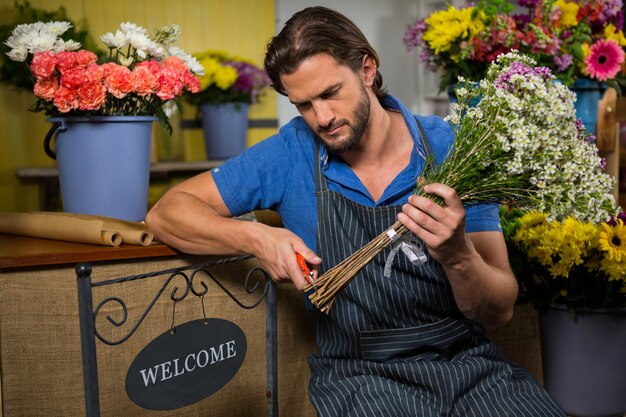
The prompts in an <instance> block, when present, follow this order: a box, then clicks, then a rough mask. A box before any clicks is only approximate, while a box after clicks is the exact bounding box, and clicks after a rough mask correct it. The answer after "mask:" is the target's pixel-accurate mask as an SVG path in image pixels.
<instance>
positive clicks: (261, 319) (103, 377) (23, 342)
mask: <svg viewBox="0 0 626 417" xmlns="http://www.w3.org/2000/svg"><path fill="white" fill-rule="evenodd" d="M201 260H202V259H198V258H195V257H192V258H187V259H180V258H171V259H169V258H168V259H165V260H164V259H161V260H133V261H123V262H122V261H118V262H106V263H94V265H93V279H94V281H100V280H107V279H111V278H116V277H122V276H128V275H134V274H138V273H145V272H150V271H158V270H163V269H169V268H175V267H179V266H185V265H188V264H193V263H197V262H199V261H201ZM254 265H256V261H254V260H250V261H245V262H239V263H237V264H230V265H223V266H219V267H212V268H211V271H212V272H213V273H214V275H215V276H216V277H218V278H219V279H220V280H222V282H223V283H224V284H225V285H226V286H227V287H228V288H229V290H231V291H232V292H233V293H234V294H235V295H236V296H237V297H238V298H240V299H241V300H242V301H244V302H248V303H249V302H251V300H253V299H256V297H257V296H258V295H249V294H247V293H245V291H244V289H243V285H242V282H243V279H244V277H245V275H246V273H247V272H248V270H249V269H250V267H251V266H254ZM164 279H165V278H163V279H161V278H155V279H148V280H140V281H136V282H132V283H125V284H115V285H111V286H107V287H102V288H95V289H94V304H97V303H98V301H99V300H100V299H102V298H104V297H106V296H109V295H116V296H120V297H122V298H123V299H124V300H125V301H126V303H127V306H128V307H129V311H128V313H129V317H128V325H129V326H132V325H133V324H134V323H135V322H136V320H137V318H138V315H140V314H141V313H142V312H143V311H144V309H145V308H146V307H147V305H148V303H149V301H150V300H151V299H152V297H153V296H154V294H155V293H156V291H157V290H158V288H160V286H161V284H162V282H163V281H164ZM171 285H172V284H170V287H168V289H167V290H166V292H165V294H164V295H163V296H162V297H161V299H160V300H159V301H158V302H157V304H156V305H155V307H154V308H153V309H152V311H151V312H150V313H149V315H148V316H147V318H146V320H145V321H144V323H143V324H142V325H141V326H140V328H139V329H138V330H137V332H136V333H135V334H134V335H133V336H132V337H131V338H130V339H129V340H128V341H127V342H125V343H123V344H121V345H119V346H107V345H104V344H103V343H101V342H98V343H97V360H98V371H99V383H100V404H101V414H102V416H111V417H112V416H115V417H120V416H154V415H160V416H211V417H221V416H224V417H226V416H229V417H231V416H236V417H262V416H265V415H266V414H267V398H266V362H265V304H264V303H263V304H261V305H260V306H259V307H257V308H256V309H254V310H244V309H242V308H240V307H239V306H237V305H236V304H235V302H234V301H232V300H231V299H230V298H229V297H228V296H227V295H226V294H224V293H223V292H222V291H221V289H219V288H218V287H217V286H216V285H211V284H210V283H209V286H210V290H209V294H208V295H207V296H206V297H205V307H206V314H207V316H208V317H217V318H224V319H227V320H230V321H233V322H235V323H236V324H237V325H238V326H240V327H241V328H242V330H243V331H244V333H245V334H246V338H247V340H248V351H247V355H246V359H245V361H244V364H243V366H242V368H241V369H240V371H239V372H238V373H237V374H236V375H235V377H234V378H233V379H232V380H231V381H230V382H229V383H228V384H227V385H226V386H225V387H224V388H223V389H222V390H220V391H218V392H217V393H215V394H213V395H212V396H210V397H208V398H206V399H204V400H202V401H200V402H198V403H196V404H193V405H190V406H187V407H184V408H181V409H178V410H175V411H160V412H159V411H157V412H155V411H149V410H144V409H142V408H140V407H138V406H136V405H135V404H134V403H132V402H131V401H130V400H129V399H128V397H127V395H126V393H125V390H124V378H125V376H126V371H127V369H128V366H129V365H130V363H131V362H132V360H133V359H134V358H135V356H136V355H137V353H138V352H139V351H140V350H141V349H142V348H143V347H144V346H145V345H146V344H147V343H148V342H150V341H151V340H153V339H154V338H155V337H157V336H158V335H160V334H162V333H163V332H164V331H166V330H167V329H168V328H169V326H170V325H171V323H172V301H171V300H170V299H169V293H170V292H171V288H172V287H171ZM181 285H182V284H181ZM113 310H115V308H114V307H110V309H107V311H106V312H105V314H104V315H106V313H110V314H112V315H113V316H114V317H118V316H115V311H113ZM100 316H103V315H102V314H101V315H99V317H100ZM102 318H103V317H100V320H101V319H102ZM199 318H202V307H201V304H200V301H199V299H198V298H196V297H188V298H187V299H186V300H185V301H182V302H179V303H178V304H177V306H176V314H175V323H179V324H180V323H183V322H186V321H189V320H196V319H199ZM102 328H103V329H105V330H106V329H110V327H108V328H107V327H106V326H104V327H102ZM99 329H100V327H99ZM124 329H125V330H124ZM127 330H128V326H125V327H123V328H122V330H121V331H119V329H117V333H115V332H114V333H109V334H108V335H111V336H112V338H113V339H115V335H116V334H125V332H126V331H127ZM312 333H313V332H312V326H311V324H310V322H309V320H308V316H307V315H306V312H305V311H304V305H303V300H302V293H301V292H299V291H297V290H295V289H294V288H293V287H292V286H290V285H279V286H278V343H279V348H278V366H279V388H278V389H279V411H280V414H281V415H282V416H288V417H300V416H314V415H315V413H314V411H313V409H312V407H311V405H310V402H309V400H308V397H307V385H308V381H309V368H308V364H307V362H306V358H307V356H308V354H309V353H310V352H312V351H314V349H315V347H314V341H313V334H312ZM491 336H493V337H494V339H495V340H496V341H497V342H498V343H499V344H500V346H501V347H502V348H503V349H504V350H505V352H506V353H507V354H508V355H509V357H510V358H511V359H512V360H513V361H515V362H518V363H520V364H521V365H522V366H525V367H526V368H528V369H529V370H530V371H531V372H532V373H533V374H534V375H535V377H536V378H537V379H539V380H540V381H541V356H540V344H539V334H538V329H537V316H536V313H535V312H534V311H533V310H532V308H531V307H529V306H518V307H517V308H516V313H515V316H514V318H513V320H512V321H511V323H509V324H508V325H507V326H506V327H505V328H503V329H502V330H500V331H498V332H495V333H493V334H492V335H491ZM0 401H1V403H2V407H1V408H0V417H2V416H4V417H21V416H24V417H38V416H41V417H44V416H45V417H57V416H58V417H72V416H84V415H85V408H84V400H83V374H82V359H81V346H80V331H79V322H78V313H77V290H76V276H75V271H74V265H67V266H62V267H45V268H44V267H30V268H21V269H15V270H1V271H0Z"/></svg>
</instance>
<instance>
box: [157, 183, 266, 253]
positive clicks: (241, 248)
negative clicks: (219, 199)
mask: <svg viewBox="0 0 626 417" xmlns="http://www.w3.org/2000/svg"><path fill="white" fill-rule="evenodd" d="M225 214H226V213H219V212H218V211H217V210H216V209H214V208H212V207H211V206H209V205H208V204H206V203H205V202H203V201H202V200H200V199H199V198H197V197H196V196H194V195H192V194H189V193H187V192H183V191H178V192H173V193H169V194H166V195H165V196H164V197H163V198H162V199H161V200H160V201H159V202H158V203H157V204H156V205H155V206H154V207H153V208H152V209H151V210H150V212H149V213H148V215H147V216H146V224H147V225H148V227H149V228H150V230H151V231H152V232H153V233H154V234H155V238H156V239H157V240H158V241H160V242H163V243H166V244H168V245H170V246H172V247H174V248H176V249H178V250H180V251H182V252H185V253H191V254H215V255H235V254H243V253H252V252H253V249H252V245H253V242H255V241H257V240H258V235H259V234H260V233H261V231H260V230H258V229H259V228H260V227H262V226H263V225H261V224H257V223H254V222H248V221H242V220H238V219H234V218H231V217H230V216H226V215H225Z"/></svg>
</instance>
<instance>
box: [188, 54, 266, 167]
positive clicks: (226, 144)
mask: <svg viewBox="0 0 626 417" xmlns="http://www.w3.org/2000/svg"><path fill="white" fill-rule="evenodd" d="M194 57H195V58H196V59H197V60H198V61H199V62H200V64H201V65H202V66H203V67H204V68H205V73H204V75H203V76H201V77H200V92H199V93H198V94H190V95H186V99H187V101H188V102H189V103H191V104H193V105H195V106H197V107H198V112H199V114H201V121H202V127H203V131H204V139H205V146H206V155H207V159H218V160H219V159H227V158H229V157H231V156H235V155H237V154H239V153H240V152H241V151H243V150H244V149H245V147H246V141H247V132H248V111H249V107H250V105H251V104H254V103H257V102H258V101H259V99H260V98H261V95H262V93H263V92H264V90H265V88H266V87H267V86H268V85H269V83H270V81H269V77H268V76H267V74H266V73H265V71H264V70H263V69H261V68H259V67H258V66H256V65H255V64H254V63H253V62H252V61H250V60H248V59H245V58H241V57H238V56H234V55H229V54H228V53H227V52H225V51H220V50H213V49H210V50H207V51H205V52H202V53H198V54H195V55H194Z"/></svg>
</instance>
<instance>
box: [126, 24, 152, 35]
mask: <svg viewBox="0 0 626 417" xmlns="http://www.w3.org/2000/svg"><path fill="white" fill-rule="evenodd" d="M120 28H121V29H122V31H124V32H126V33H128V34H129V35H130V34H140V35H144V36H146V37H147V36H148V31H147V30H146V29H144V28H143V27H141V26H138V25H136V24H134V23H131V22H124V23H122V24H120Z"/></svg>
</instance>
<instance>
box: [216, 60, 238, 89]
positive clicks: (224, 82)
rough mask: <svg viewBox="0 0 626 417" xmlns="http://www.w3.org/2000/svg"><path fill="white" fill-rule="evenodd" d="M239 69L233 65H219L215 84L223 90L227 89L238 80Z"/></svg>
mask: <svg viewBox="0 0 626 417" xmlns="http://www.w3.org/2000/svg"><path fill="white" fill-rule="evenodd" d="M237 76H238V74H237V70H236V69H235V68H233V67H229V66H224V67H219V68H218V69H217V71H215V85H216V86H217V87H218V88H221V89H222V90H226V89H227V88H229V87H230V86H231V85H233V84H235V81H237Z"/></svg>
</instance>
